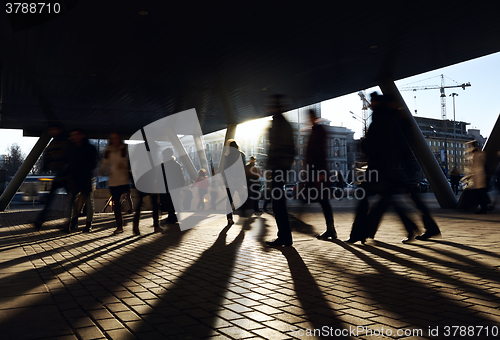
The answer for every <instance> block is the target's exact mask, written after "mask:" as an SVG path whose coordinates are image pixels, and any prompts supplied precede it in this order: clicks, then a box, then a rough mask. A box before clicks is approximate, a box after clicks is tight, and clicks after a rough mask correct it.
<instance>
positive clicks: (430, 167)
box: [378, 79, 457, 209]
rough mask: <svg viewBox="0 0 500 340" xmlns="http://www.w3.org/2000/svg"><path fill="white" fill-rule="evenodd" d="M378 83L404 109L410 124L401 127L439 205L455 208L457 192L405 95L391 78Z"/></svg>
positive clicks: (403, 111)
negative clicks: (446, 175) (452, 187)
mask: <svg viewBox="0 0 500 340" xmlns="http://www.w3.org/2000/svg"><path fill="white" fill-rule="evenodd" d="M378 85H379V87H380V89H381V90H382V92H383V93H384V94H390V95H392V96H393V98H394V100H395V101H396V102H397V103H398V105H399V106H400V108H401V109H402V113H403V115H404V116H405V118H406V120H407V122H408V124H403V126H401V128H402V129H403V133H404V135H405V136H406V140H407V141H408V144H409V145H410V147H411V149H412V151H413V154H414V155H415V158H416V159H417V161H418V164H419V165H420V167H421V168H422V171H423V172H424V174H425V177H426V178H427V180H428V181H429V184H430V185H431V187H432V190H433V191H434V195H435V196H436V199H437V200H438V202H439V205H440V206H441V208H448V209H449V208H455V207H456V205H457V199H456V197H455V194H454V193H453V191H452V190H451V187H450V185H449V184H448V181H447V180H446V177H445V175H444V174H443V171H442V170H441V168H440V166H439V164H438V162H437V160H436V158H435V157H434V155H433V154H432V151H431V149H430V148H429V145H427V142H426V141H425V138H424V136H423V135H422V132H421V131H420V128H419V127H418V125H417V123H416V122H415V119H414V118H413V116H412V115H411V113H410V110H409V109H408V106H406V103H405V101H404V99H403V97H401V93H400V92H399V90H398V88H397V87H396V85H395V84H394V81H392V80H390V79H381V80H379V81H378Z"/></svg>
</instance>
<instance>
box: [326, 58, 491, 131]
mask: <svg viewBox="0 0 500 340" xmlns="http://www.w3.org/2000/svg"><path fill="white" fill-rule="evenodd" d="M441 74H444V75H445V77H446V78H445V84H446V85H454V84H455V83H454V82H453V81H451V80H449V79H448V78H451V79H453V80H455V81H456V82H458V83H460V84H462V83H467V82H470V83H471V85H472V86H470V87H466V88H465V90H462V89H461V88H454V89H446V95H447V100H446V112H447V117H448V119H453V102H452V98H451V97H449V95H450V94H451V93H453V92H455V93H458V97H455V106H456V107H455V111H456V120H461V121H465V122H469V123H471V125H470V126H469V128H479V129H480V130H481V134H482V135H483V136H485V137H486V136H489V134H490V132H491V129H492V128H493V125H494V124H495V122H496V119H497V118H498V114H499V113H500V53H495V54H491V55H489V56H485V57H481V58H477V59H473V60H470V61H466V62H463V63H460V64H455V65H452V66H448V67H445V68H441V69H437V70H435V71H431V72H427V73H423V74H420V75H417V76H413V77H410V78H406V79H401V80H399V81H396V85H397V86H398V87H403V86H404V85H406V84H409V83H411V85H409V86H425V85H440V84H441V78H440V77H439V76H440V75H441ZM428 78H431V79H428ZM360 90H363V89H360ZM365 90H366V93H367V96H369V94H370V92H373V91H379V92H380V89H379V88H378V87H375V88H371V89H365ZM401 94H402V96H403V98H404V99H405V101H406V105H408V108H409V109H410V111H411V112H412V113H413V112H414V111H415V99H414V96H417V98H416V106H417V110H418V114H417V116H421V117H430V118H437V119H441V98H440V92H439V90H438V89H437V90H422V91H416V92H413V91H402V92H401ZM361 107H362V103H361V100H360V98H359V96H358V95H357V92H356V93H353V94H349V95H346V96H343V97H339V98H335V99H331V100H328V101H324V102H323V103H322V104H321V112H322V116H323V117H325V118H328V119H330V120H331V121H332V123H331V124H332V125H343V126H346V127H348V128H350V129H352V130H353V131H355V132H356V133H355V135H354V137H355V138H359V137H361V133H362V129H363V124H362V123H361V122H359V121H357V120H355V119H353V118H352V115H351V114H350V113H349V111H352V112H354V113H355V114H357V115H361Z"/></svg>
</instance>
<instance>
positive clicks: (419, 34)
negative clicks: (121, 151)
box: [0, 0, 500, 137]
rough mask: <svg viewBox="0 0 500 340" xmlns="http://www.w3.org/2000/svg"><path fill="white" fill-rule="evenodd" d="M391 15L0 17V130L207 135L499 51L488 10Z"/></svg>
mask: <svg viewBox="0 0 500 340" xmlns="http://www.w3.org/2000/svg"><path fill="white" fill-rule="evenodd" d="M393 4H394V2H387V4H385V3H376V2H366V1H350V2H334V1H328V2H305V1H304V2H290V1H280V2H276V1H251V2H248V3H242V2H236V1H235V2H231V3H224V4H220V3H215V2H210V1H206V2H200V3H194V2H171V1H130V0H120V1H102V0H99V1H77V0H73V1H69V0H67V1H63V9H66V10H67V11H66V13H65V14H63V15H60V16H58V17H53V18H45V19H51V20H49V21H46V20H45V19H43V20H42V19H40V18H41V17H38V19H37V20H35V21H33V18H32V19H30V18H28V17H27V16H25V17H21V16H20V15H17V16H14V17H8V16H7V15H6V14H5V13H4V11H3V10H2V12H0V13H1V14H0V21H1V22H0V24H1V26H0V29H1V35H0V39H1V41H0V44H1V45H0V62H1V65H0V66H1V75H2V83H1V84H2V88H1V100H2V103H1V105H2V106H1V111H0V113H1V118H0V127H1V128H22V129H24V131H25V134H29V135H33V134H34V135H36V134H39V133H40V131H41V130H42V129H43V128H44V127H45V126H46V125H47V122H48V121H49V120H59V121H61V122H63V123H64V124H65V125H66V126H67V127H68V128H74V127H82V128H84V129H86V130H87V131H89V132H90V135H91V136H94V137H95V136H103V135H106V134H107V133H108V132H109V131H111V130H115V131H119V132H122V133H124V134H131V133H133V132H135V131H136V130H137V129H139V128H140V127H141V126H144V125H146V124H148V123H151V122H153V121H155V120H156V119H159V118H161V117H164V116H166V115H169V114H172V113H175V112H179V111H182V110H186V109H189V108H195V109H196V110H197V112H198V115H199V118H200V122H201V125H202V129H203V131H204V132H205V133H207V132H211V131H214V130H218V129H221V128H224V127H225V126H226V124H227V122H228V119H229V120H230V122H234V121H232V119H233V118H231V117H230V118H228V117H227V115H226V112H227V106H228V105H229V106H230V107H232V108H233V110H234V111H235V113H236V122H243V121H246V120H248V119H251V118H258V117H263V116H266V115H267V114H266V111H265V98H266V96H267V95H269V94H272V93H284V94H287V95H288V96H289V97H290V100H291V106H290V108H296V107H301V106H305V105H308V104H312V103H316V102H320V101H323V100H326V99H330V98H334V97H338V96H341V95H344V94H348V93H352V92H355V91H357V90H360V89H365V88H368V87H371V86H374V85H376V79H377V77H382V76H384V77H387V76H388V77H391V78H392V79H401V78H405V77H408V76H412V75H416V74H419V73H423V72H426V71H430V70H433V69H436V68H440V67H444V66H447V65H452V64H455V63H458V62H462V61H466V60H470V59H473V58H476V57H480V56H484V55H487V54H491V53H494V52H498V51H500V40H499V37H500V20H498V18H497V14H496V12H495V11H494V10H492V8H490V4H491V2H489V1H469V2H455V3H449V2H441V1H413V2H400V3H399V5H396V6H395V5H393ZM64 5H65V6H66V7H64ZM140 11H147V12H148V15H140V14H139V12H140ZM43 21H46V22H43ZM29 26H33V27H29ZM225 108H226V109H225Z"/></svg>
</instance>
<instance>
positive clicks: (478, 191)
mask: <svg viewBox="0 0 500 340" xmlns="http://www.w3.org/2000/svg"><path fill="white" fill-rule="evenodd" d="M470 152H471V154H472V165H471V171H472V180H473V184H474V194H475V196H476V200H477V202H478V203H479V206H480V208H479V210H477V211H476V214H486V213H487V212H488V204H489V203H490V202H491V200H490V198H489V197H488V183H487V174H486V164H485V161H486V155H485V153H484V151H482V150H481V149H479V146H478V142H477V141H474V142H472V150H471V151H470Z"/></svg>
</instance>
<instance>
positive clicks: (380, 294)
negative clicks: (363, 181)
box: [0, 195, 500, 340]
mask: <svg viewBox="0 0 500 340" xmlns="http://www.w3.org/2000/svg"><path fill="white" fill-rule="evenodd" d="M426 199H427V201H428V202H429V204H430V205H431V206H432V207H433V212H434V216H435V219H436V221H437V222H438V224H439V226H440V227H441V229H442V233H443V238H442V239H437V240H432V241H428V242H422V241H415V242H413V243H411V244H402V243H401V242H400V240H401V239H402V238H403V237H404V236H405V235H404V233H403V229H402V227H401V226H400V222H399V220H398V219H397V217H396V216H395V214H394V213H392V212H390V213H388V214H387V215H386V216H385V217H384V219H383V221H382V225H381V228H380V231H379V233H378V234H377V237H376V241H371V242H368V243H367V244H366V245H361V244H356V245H348V244H345V243H343V242H340V241H319V240H316V239H314V238H313V236H314V234H316V233H319V232H321V231H322V229H323V226H324V219H323V218H322V215H321V211H320V207H319V205H317V204H316V205H314V204H313V205H309V206H303V205H302V204H301V203H300V202H291V204H290V206H291V207H290V212H291V214H292V215H293V217H291V219H292V224H293V227H294V240H295V243H294V247H288V248H282V249H275V248H268V247H265V246H263V240H265V239H270V238H273V236H274V235H275V233H276V224H275V222H274V219H273V217H272V215H270V214H263V215H262V216H260V217H256V216H254V217H251V218H248V219H245V218H241V219H240V220H239V221H238V222H237V223H236V224H235V225H233V226H232V227H231V228H229V229H228V228H224V225H225V220H224V219H219V220H216V221H211V222H209V223H207V224H205V225H202V226H199V227H197V228H194V229H191V230H188V231H185V232H181V231H180V230H179V229H178V227H176V226H175V225H174V226H164V227H165V228H166V232H165V233H164V234H153V233H152V231H153V228H152V227H151V225H152V219H151V217H150V215H148V214H145V216H144V218H143V219H142V221H141V232H142V235H140V236H134V235H133V234H132V231H131V229H132V228H131V216H130V215H127V217H126V220H128V222H129V223H128V225H127V226H126V227H125V230H126V231H125V233H123V234H120V235H117V236H113V235H111V234H112V231H113V227H114V226H113V216H112V215H111V214H96V217H95V223H94V230H95V232H94V233H92V234H83V233H81V232H75V233H72V234H69V235H68V234H65V233H63V232H61V231H60V230H59V228H58V224H60V223H61V221H60V220H53V221H51V222H48V223H46V224H45V226H44V228H43V229H42V231H41V232H37V231H35V229H33V228H32V227H31V226H30V225H29V222H30V221H32V220H33V219H34V217H35V215H36V213H37V212H36V211H30V210H23V211H17V212H16V211H10V212H6V213H1V214H0V226H1V227H0V251H1V258H0V269H1V270H0V338H1V339H16V340H18V339H45V338H51V339H52V338H54V339H56V338H57V339H75V338H77V339H105V338H107V339H136V338H137V339H200V338H205V337H214V338H217V339H228V338H229V339H260V338H265V339H288V338H301V339H314V338H320V337H321V335H323V336H325V337H327V336H330V335H331V336H332V337H331V338H340V337H341V336H335V335H341V334H342V332H343V334H344V335H346V336H345V337H346V338H347V337H349V338H352V339H373V338H377V339H390V338H393V339H395V338H398V339H417V338H435V339H438V338H439V339H441V338H448V339H453V338H458V337H460V336H463V335H465V336H469V337H468V338H469V339H470V338H477V339H480V338H498V337H499V335H497V334H498V332H499V331H500V330H499V328H498V327H500V309H499V307H500V275H499V274H500V272H499V268H498V267H499V258H500V238H499V236H500V230H499V229H500V224H499V223H498V221H499V214H498V213H497V212H493V213H490V214H487V215H474V214H471V213H466V212H456V211H452V210H442V209H438V208H437V204H436V203H435V201H434V199H433V196H431V195H427V196H426ZM332 202H333V207H334V212H335V224H336V226H337V230H338V233H339V237H340V238H341V239H345V238H347V237H348V234H349V230H350V225H351V223H352V221H353V218H354V213H353V212H354V206H355V202H354V201H349V200H343V201H341V202H336V201H332ZM416 217H417V216H415V218H416ZM418 222H419V223H420V221H418ZM82 224H84V218H82V219H81V221H80V225H82ZM420 224H421V223H420ZM453 326H456V328H453ZM457 326H462V328H458V327H457ZM465 327H467V328H465ZM481 327H482V328H481ZM314 329H316V335H315V336H312V335H311V334H309V333H307V332H308V331H307V330H310V331H311V332H312V331H313V330H314ZM320 330H321V331H322V334H319V333H318V332H319V331H320ZM430 330H432V332H433V333H432V334H429V331H430ZM356 332H359V333H356ZM420 332H422V333H420ZM436 332H437V333H436ZM308 335H311V336H308ZM472 335H473V336H472Z"/></svg>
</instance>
